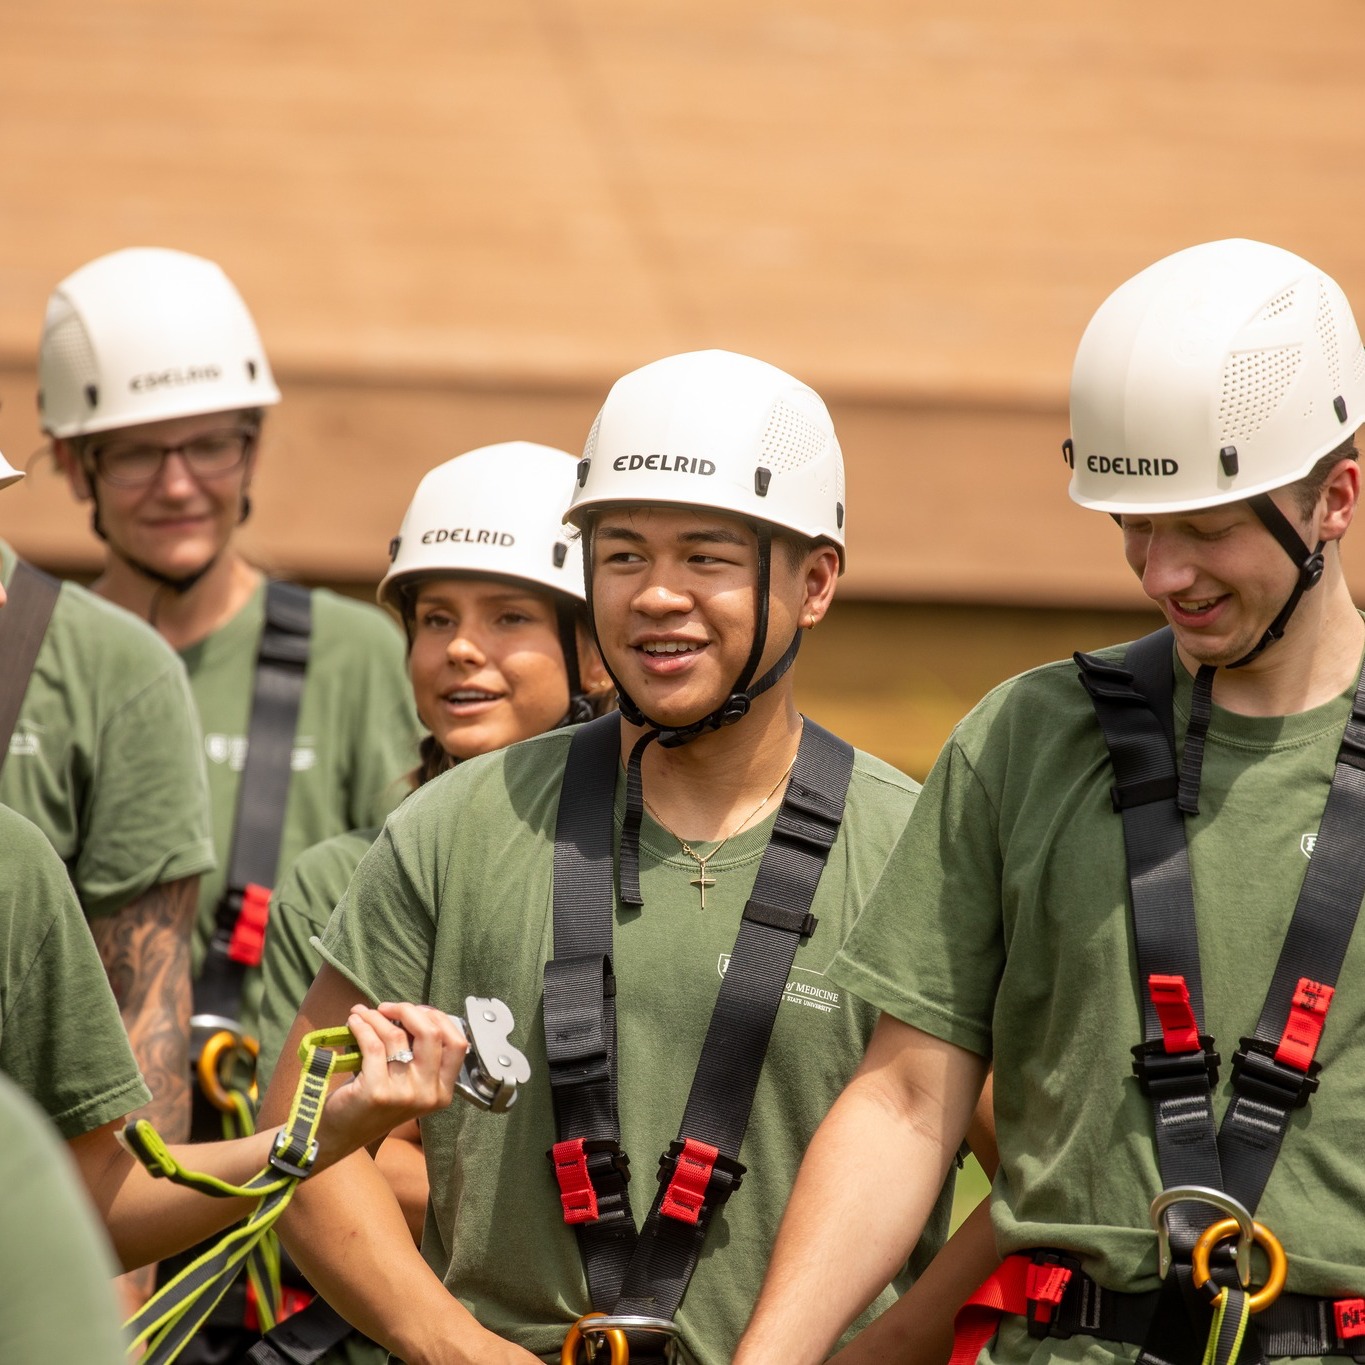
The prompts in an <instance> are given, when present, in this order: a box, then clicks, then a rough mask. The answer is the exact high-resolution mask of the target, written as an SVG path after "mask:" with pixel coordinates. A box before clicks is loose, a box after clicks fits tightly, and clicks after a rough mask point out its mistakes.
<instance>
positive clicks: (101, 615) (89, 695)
mask: <svg viewBox="0 0 1365 1365" xmlns="http://www.w3.org/2000/svg"><path fill="white" fill-rule="evenodd" d="M14 564H15V556H14V552H13V551H12V550H11V549H10V547H9V546H8V545H6V544H5V543H4V542H3V541H0V572H3V575H4V579H5V582H6V583H8V581H9V579H10V576H11V575H12V574H13V572H14ZM0 803H3V804H4V805H6V806H10V807H12V808H13V809H14V810H17V811H18V812H19V813H20V814H21V815H24V816H27V818H28V819H30V820H32V821H33V822H34V823H35V824H36V825H37V826H38V828H39V829H41V830H42V831H43V833H44V834H46V835H47V837H48V839H49V840H50V841H51V843H52V846H53V847H54V848H55V849H56V850H57V852H58V853H59V854H60V855H61V858H62V861H63V862H64V863H65V864H66V867H67V871H68V872H69V873H70V874H71V880H72V882H73V884H74V885H75V888H76V894H77V895H78V896H79V897H80V901H81V905H82V907H83V908H84V910H85V913H86V915H87V916H91V917H94V916H99V915H109V914H113V913H114V912H115V911H116V910H119V909H121V908H122V907H123V906H125V905H127V904H128V903H129V902H130V901H134V900H136V899H137V898H138V897H139V896H141V895H142V894H143V893H144V892H146V891H148V890H150V889H151V888H152V887H153V886H158V885H160V884H161V883H163V882H171V881H176V880H178V879H179V878H181V877H192V876H196V875H198V874H199V873H203V872H208V871H209V870H210V869H211V868H212V867H213V849H212V844H211V841H210V837H209V815H208V799H207V795H206V791H205V784H204V764H203V760H202V758H201V757H200V741H199V724H198V721H197V718H196V715H195V710H194V704H193V702H192V701H191V699H190V695H189V689H188V687H187V686H186V683H185V670H184V669H183V668H182V667H181V665H180V661H179V660H178V659H177V658H176V657H175V653H174V651H173V650H171V648H170V647H169V646H168V645H167V644H166V642H165V641H164V640H162V639H161V637H160V636H159V635H158V634H157V633H156V632H155V631H154V630H152V629H151V628H150V627H149V626H147V625H145V624H144V623H143V622H141V621H139V620H138V619H137V618H136V617H134V616H132V615H130V614H129V613H128V612H126V611H123V610H122V609H121V608H119V607H116V606H113V605H112V604H110V603H108V602H105V601H103V600H102V599H100V598H98V597H96V596H95V595H94V594H93V593H90V592H87V591H86V590H85V589H84V588H81V587H78V586H77V585H76V584H74V583H63V584H62V590H61V593H60V595H59V596H58V598H57V604H56V606H55V608H54V609H53V612H52V619H51V621H50V622H49V623H48V628H47V634H46V635H45V636H44V638H43V643H42V646H41V648H40V649H39V651H38V657H37V659H36V661H35V662H34V666H33V672H32V674H31V675H30V678H29V683H28V690H27V691H26V692H25V693H24V704H23V708H22V710H21V711H20V713H19V721H18V724H17V725H16V726H15V728H14V734H13V736H12V737H11V739H10V746H9V756H8V759H7V760H6V762H5V766H4V770H3V771H2V772H0Z"/></svg>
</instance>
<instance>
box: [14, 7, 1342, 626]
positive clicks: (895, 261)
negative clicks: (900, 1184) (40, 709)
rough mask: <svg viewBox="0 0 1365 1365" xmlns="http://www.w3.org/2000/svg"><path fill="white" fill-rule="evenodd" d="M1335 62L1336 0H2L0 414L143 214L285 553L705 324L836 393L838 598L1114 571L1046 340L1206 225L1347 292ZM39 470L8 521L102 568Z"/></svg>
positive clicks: (391, 506) (347, 570) (263, 546)
mask: <svg viewBox="0 0 1365 1365" xmlns="http://www.w3.org/2000/svg"><path fill="white" fill-rule="evenodd" d="M1362 59H1365V11H1363V10H1362V7H1361V5H1360V4H1359V0H1320V3H1315V4H1314V5H1312V6H1308V7H1304V6H1293V7H1291V6H1287V5H1284V4H1283V3H1282V0H1244V2H1243V3H1237V4H1231V3H1225V2H1224V0H1209V2H1207V3H1203V4H1199V5H1190V4H1188V3H1182V4H1175V3H1171V0H1146V2H1144V3H1138V2H1137V0H1114V2H1113V3H1108V4H1105V5H1094V4H1091V3H1088V2H1086V0H1035V3H1032V4H1030V5H1028V6H1020V5H1017V4H1010V3H1005V0H951V2H950V0H924V2H922V3H913V2H912V0H780V3H779V0H748V3H745V4H743V5H736V4H734V3H732V2H726V3H722V2H721V0H687V3H682V0H654V2H652V3H651V2H649V0H646V2H645V3H641V0H631V2H630V3H627V2H626V0H496V2H495V0H458V3H451V0H439V3H438V0H404V3H402V4H399V5H384V6H377V5H374V4H368V3H367V4H362V3H358V0H328V3H325V4H324V3H322V0H288V3H280V2H279V0H236V2H235V3H234V4H232V5H214V6H209V5H193V4H185V3H184V0H174V3H173V2H172V0H44V3H42V4H41V5H24V6H21V5H18V4H10V5H8V6H6V12H5V16H4V40H3V42H0V89H2V90H3V91H4V108H3V112H2V113H0V127H3V130H4V144H3V145H4V147H5V150H6V155H5V158H4V182H3V183H4V188H3V193H0V301H2V302H3V307H0V400H3V406H0V448H3V449H4V450H5V452H6V453H7V454H8V455H9V456H10V458H11V459H23V458H26V457H27V456H28V455H29V453H30V452H32V451H35V450H36V449H37V448H38V447H39V444H40V438H39V435H38V433H37V430H36V426H35V424H34V421H33V416H32V414H33V407H32V363H33V350H34V346H35V342H36V338H37V335H38V330H39V326H40V322H41V316H42V310H43V304H44V300H45V298H46V295H47V293H48V291H49V290H50V288H51V287H52V285H53V284H54V283H55V282H56V281H57V280H58V279H60V278H61V277H62V275H64V274H65V273H66V272H67V271H69V270H71V269H72V268H74V267H75V266H77V265H78V264H80V263H81V262H83V261H84V260H86V259H89V258H90V257H92V256H95V255H98V254H100V253H102V252H104V251H108V250H111V249H113V248H116V247H120V246H126V245H132V244H147V243H152V244H163V245H171V246H177V247H181V248H184V249H186V250H191V251H196V252H200V253H202V254H205V255H208V256H211V257H214V258H215V259H217V260H219V261H220V262H221V263H222V264H223V265H224V266H225V267H226V268H227V270H228V271H229V273H230V274H231V275H232V276H233V277H234V278H235V279H236V280H237V282H238V284H239V285H240V287H241V289H242V291H243V293H244V294H245V295H246V297H247V298H248V300H249V301H250V303H251V305H252V307H253V310H254V311H255V313H256V316H257V320H258V323H259V324H260V327H261V330H262V333H263V335H264V337H265V340H266V345H267V348H268V350H269V351H270V353H271V356H272V358H273V360H274V363H275V366H276V368H277V370H278V372H279V377H280V379H281V382H282V385H283V387H284V389H285V394H286V401H285V403H284V405H283V406H282V407H281V409H280V410H279V412H278V416H277V419H276V420H274V421H273V423H272V427H273V430H272V431H271V433H270V448H269V450H268V452H267V461H268V463H267V468H266V470H265V471H264V474H263V481H262V485H261V488H260V494H261V496H260V497H259V498H258V500H257V502H258V508H259V515H258V517H257V519H256V521H255V523H254V525H253V527H252V534H253V537H254V542H255V547H256V550H257V553H259V554H260V555H261V556H262V557H264V558H266V559H268V560H269V561H271V562H273V563H275V564H278V565H279V566H280V567H282V568H287V569H291V570H294V571H298V572H302V573H305V574H311V575H315V576H325V577H332V578H344V579H354V580H362V579H366V578H372V577H373V576H374V575H375V574H376V573H377V571H378V569H379V567H380V565H381V564H382V554H383V546H384V545H385V543H386V542H387V539H388V536H389V535H390V534H391V532H392V530H393V529H394V527H395V526H396V524H397V520H398V517H399V515H400V514H401V511H402V507H403V505H404V503H405V501H406V498H407V496H408V494H409V492H410V491H411V488H412V487H413V485H414V484H415V483H416V480H417V477H418V475H419V474H420V473H421V472H422V470H423V469H425V468H426V467H428V466H429V465H431V464H432V463H435V462H436V461H438V460H440V459H443V458H446V457H447V456H449V455H451V454H454V453H456V452H458V451H459V450H461V449H465V448H468V447H470V446H472V445H475V444H478V443H481V442H483V441H486V440H491V439H502V438H505V437H510V436H530V437H532V438H535V439H542V440H549V441H551V442H554V443H557V444H562V445H565V446H566V447H568V448H571V449H572V448H574V447H576V446H577V445H578V444H580V443H581V441H582V438H583V435H584V433H585V432H586V429H587V426H588V423H589V421H590V420H591V415H592V412H593V411H594V409H595V407H596V405H597V403H598V402H599V401H600V398H601V396H602V394H603V392H604V391H605V389H606V387H607V386H608V384H609V383H610V381H611V380H612V379H613V378H614V377H615V376H616V375H617V374H619V373H621V372H622V371H624V370H625V369H627V368H630V367H632V366H634V365H636V364H638V363H641V362H643V361H646V360H649V359H653V358H655V357H657V356H659V355H662V354H666V353H668V352H671V351H676V350H683V349H689V348H692V347H697V346H710V345H720V346H727V347H730V348H733V349H738V350H745V351H750V352H752V353H754V354H757V355H760V356H763V357H764V358H765V359H769V360H772V361H774V362H776V363H778V364H781V365H783V366H785V367H786V368H788V369H790V370H792V371H793V372H794V373H796V374H798V375H799V376H801V377H802V378H804V379H806V380H807V381H808V382H810V383H812V384H813V385H814V386H815V387H816V388H818V389H820V390H821V391H822V392H823V393H824V394H825V396H826V397H827V398H828V399H829V401H830V403H831V406H832V408H833V409H834V411H835V414H836V420H837V422H838V424H839V426H840V430H841V434H842V437H843V442H844V446H845V450H846V454H847V457H848V463H849V488H850V499H849V501H850V538H851V544H852V556H851V569H850V574H849V578H848V582H847V585H846V586H847V588H848V590H849V591H850V593H852V594H854V595H858V596H863V597H871V598H890V599H899V600H910V601H926V602H935V601H938V602H987V603H1020V602H1044V603H1052V604H1071V605H1107V606H1125V605H1132V604H1134V603H1136V601H1137V600H1138V599H1137V596H1136V591H1135V589H1134V588H1133V587H1132V585H1130V584H1129V583H1128V582H1127V580H1126V578H1125V575H1124V571H1123V570H1122V568H1121V566H1120V564H1119V562H1118V559H1117V554H1116V550H1115V546H1114V537H1113V535H1112V531H1111V528H1110V527H1108V525H1107V524H1106V522H1105V519H1103V518H1097V517H1094V516H1089V515H1087V514H1084V513H1081V512H1079V511H1077V510H1076V509H1074V508H1072V507H1071V506H1070V505H1069V504H1068V502H1067V500H1066V498H1065V495H1064V491H1063V489H1064V482H1065V471H1064V468H1063V466H1062V464H1061V462H1060V458H1059V456H1058V444H1059V442H1060V440H1061V438H1062V436H1064V435H1065V429H1066V423H1065V391H1066V381H1067V373H1068V369H1069V364H1070V357H1071V353H1072V351H1073V349H1074V346H1075V342H1076V340H1077V338H1078V336H1079V334H1080V331H1081V328H1082V327H1083V325H1084V322H1085V320H1086V318H1087V317H1088V316H1089V314H1090V312H1091V311H1092V310H1093V308H1094V307H1095V306H1096V305H1097V304H1098V302H1099V301H1100V300H1101V299H1102V298H1103V296H1104V295H1105V294H1106V293H1107V292H1108V291H1109V290H1110V289H1111V288H1113V287H1114V286H1115V285H1116V284H1117V283H1118V282H1119V281H1121V280H1122V279H1123V278H1125V277H1126V276H1127V275H1129V274H1131V273H1132V272H1133V271H1134V270H1136V269H1138V268H1140V267H1141V266H1143V265H1145V264H1147V263H1148V262H1149V261H1151V260H1153V259H1155V258H1156V257H1157V256H1160V255H1162V254H1164V253H1166V252H1168V251H1171V250H1174V249H1177V248H1178V247H1181V246H1184V245H1188V244H1190V243H1191V242H1194V241H1199V240H1205V239H1209V238H1213V237H1219V236H1227V235H1248V236H1258V237H1263V238H1266V239H1269V240H1272V241H1275V242H1278V243H1280V244H1282V245H1285V246H1288V247H1290V248H1292V249H1294V250H1297V251H1300V252H1302V253H1303V254H1305V255H1307V256H1308V257H1310V258H1311V259H1314V260H1316V261H1318V262H1319V263H1320V264H1322V265H1323V266H1324V267H1325V268H1327V269H1328V270H1330V271H1331V272H1332V273H1333V274H1335V275H1336V276H1337V277H1338V279H1339V280H1340V281H1341V282H1342V284H1343V285H1344V287H1345V288H1346V289H1347V292H1348V294H1352V295H1354V297H1355V298H1356V300H1357V302H1358V304H1360V305H1361V306H1362V307H1365V235H1362V233H1361V231H1360V228H1359V209H1360V207H1361V202H1362V195H1363V194H1365V191H1363V190H1362V176H1361V174H1360V166H1361V162H1362V153H1363V152H1365V125H1363V124H1362V120H1361V119H1360V118H1359V116H1358V112H1357V110H1358V98H1359V96H1358V90H1357V85H1358V77H1357V73H1358V71H1359V70H1360V69H1361V66H1362ZM30 483H31V484H32V485H33V486H32V487H30V488H27V489H25V490H24V491H23V493H22V494H11V495H9V496H7V498H6V499H5V501H4V503H3V504H0V533H3V534H5V535H7V536H9V537H10V538H11V539H13V540H14V541H15V542H16V543H17V544H18V545H19V546H20V547H21V548H22V549H24V550H25V551H27V552H29V553H31V554H33V555H34V556H35V557H37V558H39V559H41V560H44V561H45V562H48V563H51V564H54V565H57V566H58V567H65V568H79V567H81V566H83V565H84V566H88V565H89V564H90V563H92V562H93V559H94V556H95V554H96V548H95V546H94V545H93V543H92V542H91V541H90V539H89V537H88V534H87V532H86V530H85V527H84V519H83V517H81V516H80V515H79V514H78V513H76V512H75V511H74V510H73V509H72V507H71V506H70V504H69V503H68V502H67V501H66V500H65V496H64V494H63V493H62V490H61V489H60V487H59V486H58V485H57V483H56V481H55V480H54V479H51V478H44V477H42V476H41V475H39V476H37V477H35V479H33V480H31V481H30ZM1359 586H1360V587H1362V589H1365V580H1362V582H1361V583H1360V584H1359Z"/></svg>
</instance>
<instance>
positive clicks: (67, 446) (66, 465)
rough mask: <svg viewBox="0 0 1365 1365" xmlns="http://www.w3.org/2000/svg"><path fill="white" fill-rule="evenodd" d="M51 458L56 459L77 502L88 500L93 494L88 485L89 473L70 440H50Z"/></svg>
mask: <svg viewBox="0 0 1365 1365" xmlns="http://www.w3.org/2000/svg"><path fill="white" fill-rule="evenodd" d="M52 458H53V459H54V460H56V461H57V467H58V468H59V469H60V470H61V471H62V473H63V475H65V477H66V484H67V487H68V488H70V490H71V496H72V497H74V498H75V499H76V501H77V502H89V501H90V499H91V498H92V497H94V496H95V494H94V490H93V489H92V488H91V487H90V474H89V471H88V470H87V469H86V468H85V466H84V465H83V464H82V463H81V460H80V457H79V456H78V455H77V454H76V451H75V449H74V448H73V447H72V445H71V442H70V441H63V440H61V439H59V438H58V439H54V440H53V442H52Z"/></svg>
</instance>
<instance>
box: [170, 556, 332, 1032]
mask: <svg viewBox="0 0 1365 1365" xmlns="http://www.w3.org/2000/svg"><path fill="white" fill-rule="evenodd" d="M312 603H313V597H312V593H311V592H310V591H309V590H308V589H307V588H304V587H301V586H299V585H298V584H297V583H282V582H278V581H275V580H271V582H270V583H268V584H267V585H266V592H265V628H264V630H263V631H262V632H261V643H260V646H259V648H258V649H257V653H256V676H255V683H254V687H253V691H252V697H251V719H250V722H249V724H248V726H247V753H246V763H245V765H244V767H243V769H242V780H241V784H240V786H239V788H238V792H237V812H236V816H235V818H234V821H233V826H232V843H231V849H230V852H229V854H228V870H227V885H226V888H225V890H224V893H223V899H222V900H221V901H220V902H219V903H218V910H217V915H216V920H215V925H214V932H213V938H212V940H211V941H210V943H209V948H208V954H207V956H206V957H205V959H204V968H203V971H202V973H201V975H200V978H199V980H198V982H196V984H195V1012H196V1014H200V1015H214V1016H217V1017H218V1018H221V1019H226V1020H235V1019H236V1018H237V1016H238V1014H239V1012H240V1009H241V998H242V984H243V981H244V979H245V975H246V970H247V968H248V967H254V966H255V965H256V964H257V963H259V962H260V953H261V943H262V941H263V938H264V934H265V916H266V911H267V909H268V907H269V903H270V888H271V886H272V885H273V884H274V881H275V877H276V874H277V872H278V870H279V860H280V844H281V841H282V840H283V838H284V814H285V804H286V802H287V800H288V797H289V779H290V775H291V772H292V759H293V752H294V736H295V733H296V731H297V729H298V720H299V707H300V705H301V704H302V701H303V687H304V682H305V680H306V677H307V670H308V652H309V645H310V637H311V635H312Z"/></svg>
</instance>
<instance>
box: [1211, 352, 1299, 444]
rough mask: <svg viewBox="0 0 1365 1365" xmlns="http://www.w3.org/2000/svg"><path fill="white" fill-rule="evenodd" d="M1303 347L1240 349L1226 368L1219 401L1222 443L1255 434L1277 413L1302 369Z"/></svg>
mask: <svg viewBox="0 0 1365 1365" xmlns="http://www.w3.org/2000/svg"><path fill="white" fill-rule="evenodd" d="M1301 359H1302V349H1301V348H1300V347H1298V346H1277V347H1275V348H1274V349H1273V350H1265V351H1239V352H1237V353H1236V354H1234V355H1232V356H1230V357H1229V358H1228V363H1227V364H1226V366H1224V368H1223V391H1222V395H1221V398H1220V400H1219V404H1218V431H1219V442H1218V443H1219V445H1220V446H1224V445H1234V444H1236V443H1237V442H1238V441H1244V440H1246V439H1247V437H1249V436H1252V435H1254V434H1255V433H1256V432H1257V431H1259V430H1260V428H1261V427H1262V426H1263V425H1264V423H1266V422H1267V421H1269V420H1270V418H1271V417H1272V416H1274V414H1275V412H1276V410H1277V409H1278V408H1279V406H1280V403H1281V402H1282V401H1283V400H1284V396H1285V394H1286V393H1288V391H1289V389H1290V386H1291V385H1292V384H1293V383H1294V377H1295V375H1296V374H1297V373H1298V369H1299V362H1300V361H1301Z"/></svg>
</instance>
